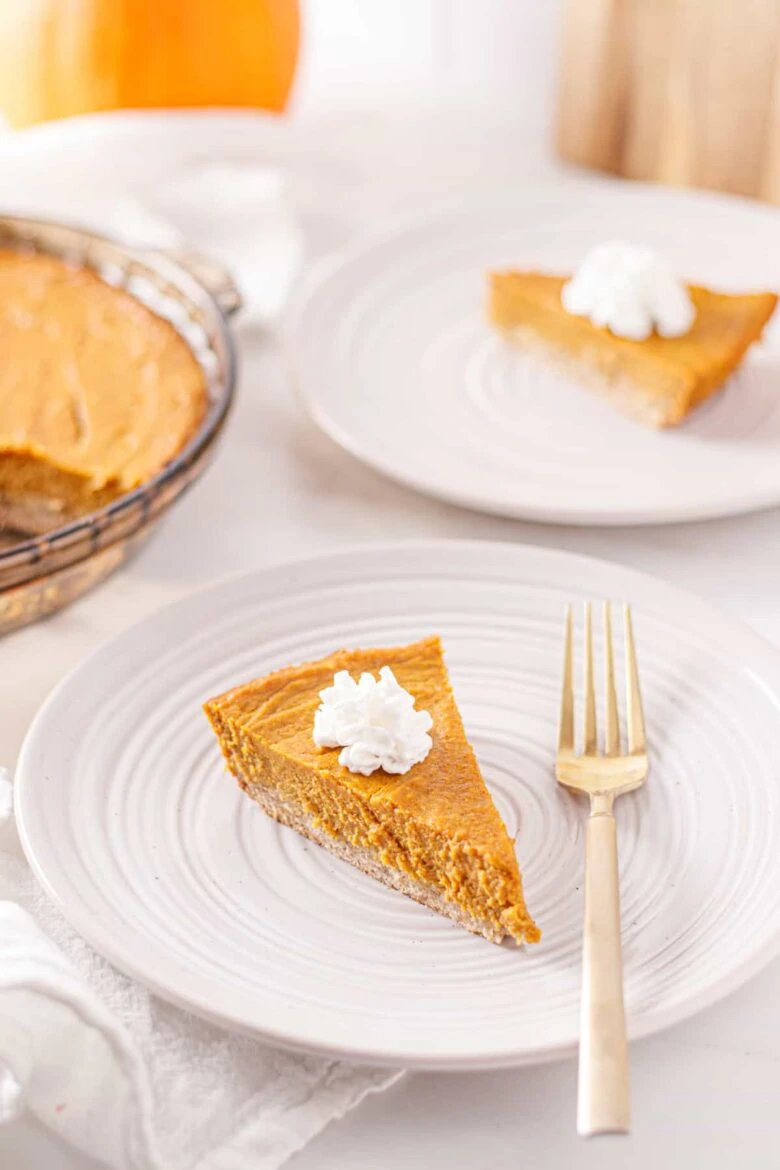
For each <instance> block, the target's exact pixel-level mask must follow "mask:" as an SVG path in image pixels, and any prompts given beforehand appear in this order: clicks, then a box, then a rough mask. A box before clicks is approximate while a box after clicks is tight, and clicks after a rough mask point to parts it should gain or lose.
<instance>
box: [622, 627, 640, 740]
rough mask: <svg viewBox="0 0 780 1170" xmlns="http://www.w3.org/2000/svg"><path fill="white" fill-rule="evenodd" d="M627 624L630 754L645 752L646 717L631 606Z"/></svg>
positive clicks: (627, 699) (627, 713) (627, 691)
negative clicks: (643, 710) (643, 709)
mask: <svg viewBox="0 0 780 1170" xmlns="http://www.w3.org/2000/svg"><path fill="white" fill-rule="evenodd" d="M624 614H625V623H626V719H627V723H628V750H629V752H643V751H645V717H644V714H643V713H642V694H641V692H640V689H639V667H638V666H637V661H636V646H635V645H634V626H633V622H632V621H631V606H630V605H627V606H626V607H625V610H624Z"/></svg>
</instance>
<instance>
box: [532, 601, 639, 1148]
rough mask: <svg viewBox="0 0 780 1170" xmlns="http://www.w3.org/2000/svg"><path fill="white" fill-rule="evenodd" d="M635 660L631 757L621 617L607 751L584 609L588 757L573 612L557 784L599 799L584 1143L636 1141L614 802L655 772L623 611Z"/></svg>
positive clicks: (587, 986) (607, 669)
mask: <svg viewBox="0 0 780 1170" xmlns="http://www.w3.org/2000/svg"><path fill="white" fill-rule="evenodd" d="M624 621H625V658H626V724H627V727H626V731H627V735H626V750H625V751H622V750H621V744H620V723H619V719H618V707H617V695H616V693H615V665H614V661H613V656H612V615H611V610H610V606H609V604H608V603H607V604H605V605H604V681H605V688H604V689H605V727H604V750H603V752H602V753H601V754H600V753H599V747H598V738H597V732H596V696H595V685H594V677H593V628H592V621H591V607H590V604H586V606H585V716H584V732H585V734H584V750H583V752H582V754H578V753H577V750H576V746H575V733H574V664H573V658H574V652H573V645H572V641H573V639H572V612H571V606H569V607H568V609H567V611H566V647H565V651H564V663H563V695H562V698H561V723H560V732H559V736H558V754H557V757H556V761H555V775H556V777H557V779H558V781H559V783H561V784H563V785H565V787H566V788H568V789H569V790H570V791H572V792H578V793H584V794H585V795H587V796H588V797H589V798H590V816H589V817H588V820H587V827H586V835H585V924H584V928H583V943H582V1014H581V1017H580V1066H579V1087H578V1102H577V1129H578V1131H579V1133H581V1134H583V1135H590V1134H596V1133H628V1129H629V1116H630V1106H629V1087H628V1042H627V1039H626V1017H625V1009H624V1007H623V964H622V959H621V955H620V889H619V882H618V856H617V837H616V832H615V818H614V816H613V815H612V805H613V803H614V801H615V798H616V797H618V796H622V795H623V793H625V792H631V791H633V789H635V788H639V787H640V786H641V785H642V784H643V783H644V781H645V779H646V777H647V771H648V759H647V750H646V746H645V725H644V717H643V714H642V699H641V696H640V693H639V671H638V668H637V662H636V649H635V646H634V632H633V627H632V624H631V610H630V608H629V607H628V606H625V607H624Z"/></svg>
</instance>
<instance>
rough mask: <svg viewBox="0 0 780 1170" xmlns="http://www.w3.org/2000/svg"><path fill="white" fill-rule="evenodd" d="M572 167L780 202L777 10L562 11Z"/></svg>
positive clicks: (639, 7)
mask: <svg viewBox="0 0 780 1170" xmlns="http://www.w3.org/2000/svg"><path fill="white" fill-rule="evenodd" d="M557 142H558V150H559V152H560V154H561V156H562V157H563V158H565V159H567V160H569V161H571V162H576V163H581V164H583V165H585V166H591V167H597V168H599V169H601V170H606V171H611V172H614V173H615V174H621V175H626V176H629V177H631V178H637V179H650V180H657V181H660V182H665V183H672V184H677V185H681V186H699V187H713V188H716V189H718V190H721V191H732V192H736V193H739V194H743V195H753V196H757V197H759V198H762V199H768V200H771V201H772V202H776V203H778V202H780V0H566V4H565V14H564V30H563V62H562V78H561V85H560V100H559V116H558V129H557Z"/></svg>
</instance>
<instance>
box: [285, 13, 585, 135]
mask: <svg viewBox="0 0 780 1170" xmlns="http://www.w3.org/2000/svg"><path fill="white" fill-rule="evenodd" d="M561 10H562V0H302V21H303V42H302V53H301V62H300V69H299V73H298V78H297V81H296V87H295V94H294V109H295V111H296V113H299V114H301V115H303V116H305V115H311V114H314V115H322V114H324V113H328V114H330V113H333V112H336V111H344V110H349V111H363V110H365V109H367V108H371V107H376V106H385V107H389V108H393V109H395V110H396V111H397V110H398V109H399V107H402V106H406V107H408V108H410V110H411V111H413V110H414V108H415V105H418V106H419V105H422V106H430V105H433V104H436V105H444V104H448V105H456V106H468V108H469V109H470V110H471V111H472V112H473V110H474V109H475V108H476V107H488V108H489V107H493V108H502V109H504V110H506V111H511V112H512V113H513V114H514V115H515V116H516V117H517V120H518V122H519V123H521V124H522V126H523V127H524V129H526V130H527V132H528V135H529V137H533V139H534V140H535V141H537V142H541V141H542V140H543V139H545V138H546V137H547V128H548V124H549V122H550V119H551V115H552V111H553V108H554V88H555V77H556V74H557V55H558V52H557V51H558V26H559V22H560V18H561Z"/></svg>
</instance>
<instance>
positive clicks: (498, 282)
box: [488, 272, 777, 427]
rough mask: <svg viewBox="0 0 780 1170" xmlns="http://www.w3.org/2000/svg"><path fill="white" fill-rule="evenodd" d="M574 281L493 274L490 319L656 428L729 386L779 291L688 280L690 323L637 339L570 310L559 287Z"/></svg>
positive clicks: (534, 274) (537, 275) (676, 419)
mask: <svg viewBox="0 0 780 1170" xmlns="http://www.w3.org/2000/svg"><path fill="white" fill-rule="evenodd" d="M569 280H570V277H568V276H550V275H547V274H544V273H540V272H497V273H492V274H491V276H490V293H489V306H488V313H489V317H490V320H491V321H492V323H493V324H494V325H496V326H497V327H498V328H499V329H500V330H501V331H502V332H503V333H504V334H505V335H506V336H507V337H508V338H509V339H510V340H513V341H516V342H518V343H519V344H520V345H522V346H524V347H527V348H531V349H532V350H536V351H538V352H541V353H542V354H543V355H544V356H545V357H546V358H548V359H550V360H552V361H554V362H556V363H558V364H562V365H563V366H564V367H566V368H567V369H568V370H569V371H571V372H572V373H574V375H575V376H577V377H579V378H581V379H583V380H585V381H586V382H587V383H588V384H589V385H590V386H591V387H593V388H594V389H596V390H598V391H600V392H601V393H603V394H605V395H606V396H607V397H608V398H609V400H610V401H611V402H612V403H613V404H614V405H615V406H617V407H618V408H619V409H621V410H623V411H624V412H625V413H626V414H629V415H631V416H632V417H634V418H637V419H639V420H640V421H642V422H645V423H648V424H650V425H651V426H656V427H670V426H675V425H676V424H677V423H680V422H681V421H682V420H683V419H684V418H685V417H686V416H687V415H688V414H690V412H691V411H692V410H694V409H695V408H696V407H697V406H699V405H700V404H701V403H702V402H704V401H705V400H706V399H708V398H709V397H711V395H713V394H714V393H715V392H716V391H717V390H719V389H720V388H721V387H722V386H723V384H724V383H725V381H726V380H727V378H728V377H729V375H730V374H732V373H733V372H734V371H735V370H736V368H737V367H738V366H739V364H740V362H741V361H742V359H743V357H744V356H745V354H746V352H747V350H748V349H749V347H750V346H751V345H752V344H753V342H755V341H758V340H759V339H760V337H761V334H762V332H763V329H764V326H765V325H766V323H767V321H768V320H769V318H770V317H771V316H772V313H773V312H774V310H775V306H776V304H777V297H776V295H775V294H774V293H751V294H745V295H738V296H737V295H730V294H727V293H719V292H712V291H711V290H709V289H706V288H701V287H699V286H697V285H688V286H687V288H688V293H689V295H690V298H691V300H692V302H693V306H694V309H695V313H696V315H695V319H694V322H693V325H692V327H691V329H690V330H689V331H688V332H687V333H685V334H684V335H683V336H680V337H662V336H659V335H658V334H657V333H653V334H652V335H651V336H649V337H647V338H645V339H644V340H642V341H633V340H629V339H627V338H625V337H616V336H615V335H614V334H613V333H611V332H610V331H609V329H606V328H600V327H598V326H596V325H594V324H592V323H591V321H590V320H589V319H588V318H586V317H580V316H575V315H574V314H573V313H571V312H568V311H567V310H566V309H565V308H564V306H563V304H562V300H561V293H562V290H563V288H564V285H566V284H567V283H568V281H569Z"/></svg>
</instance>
